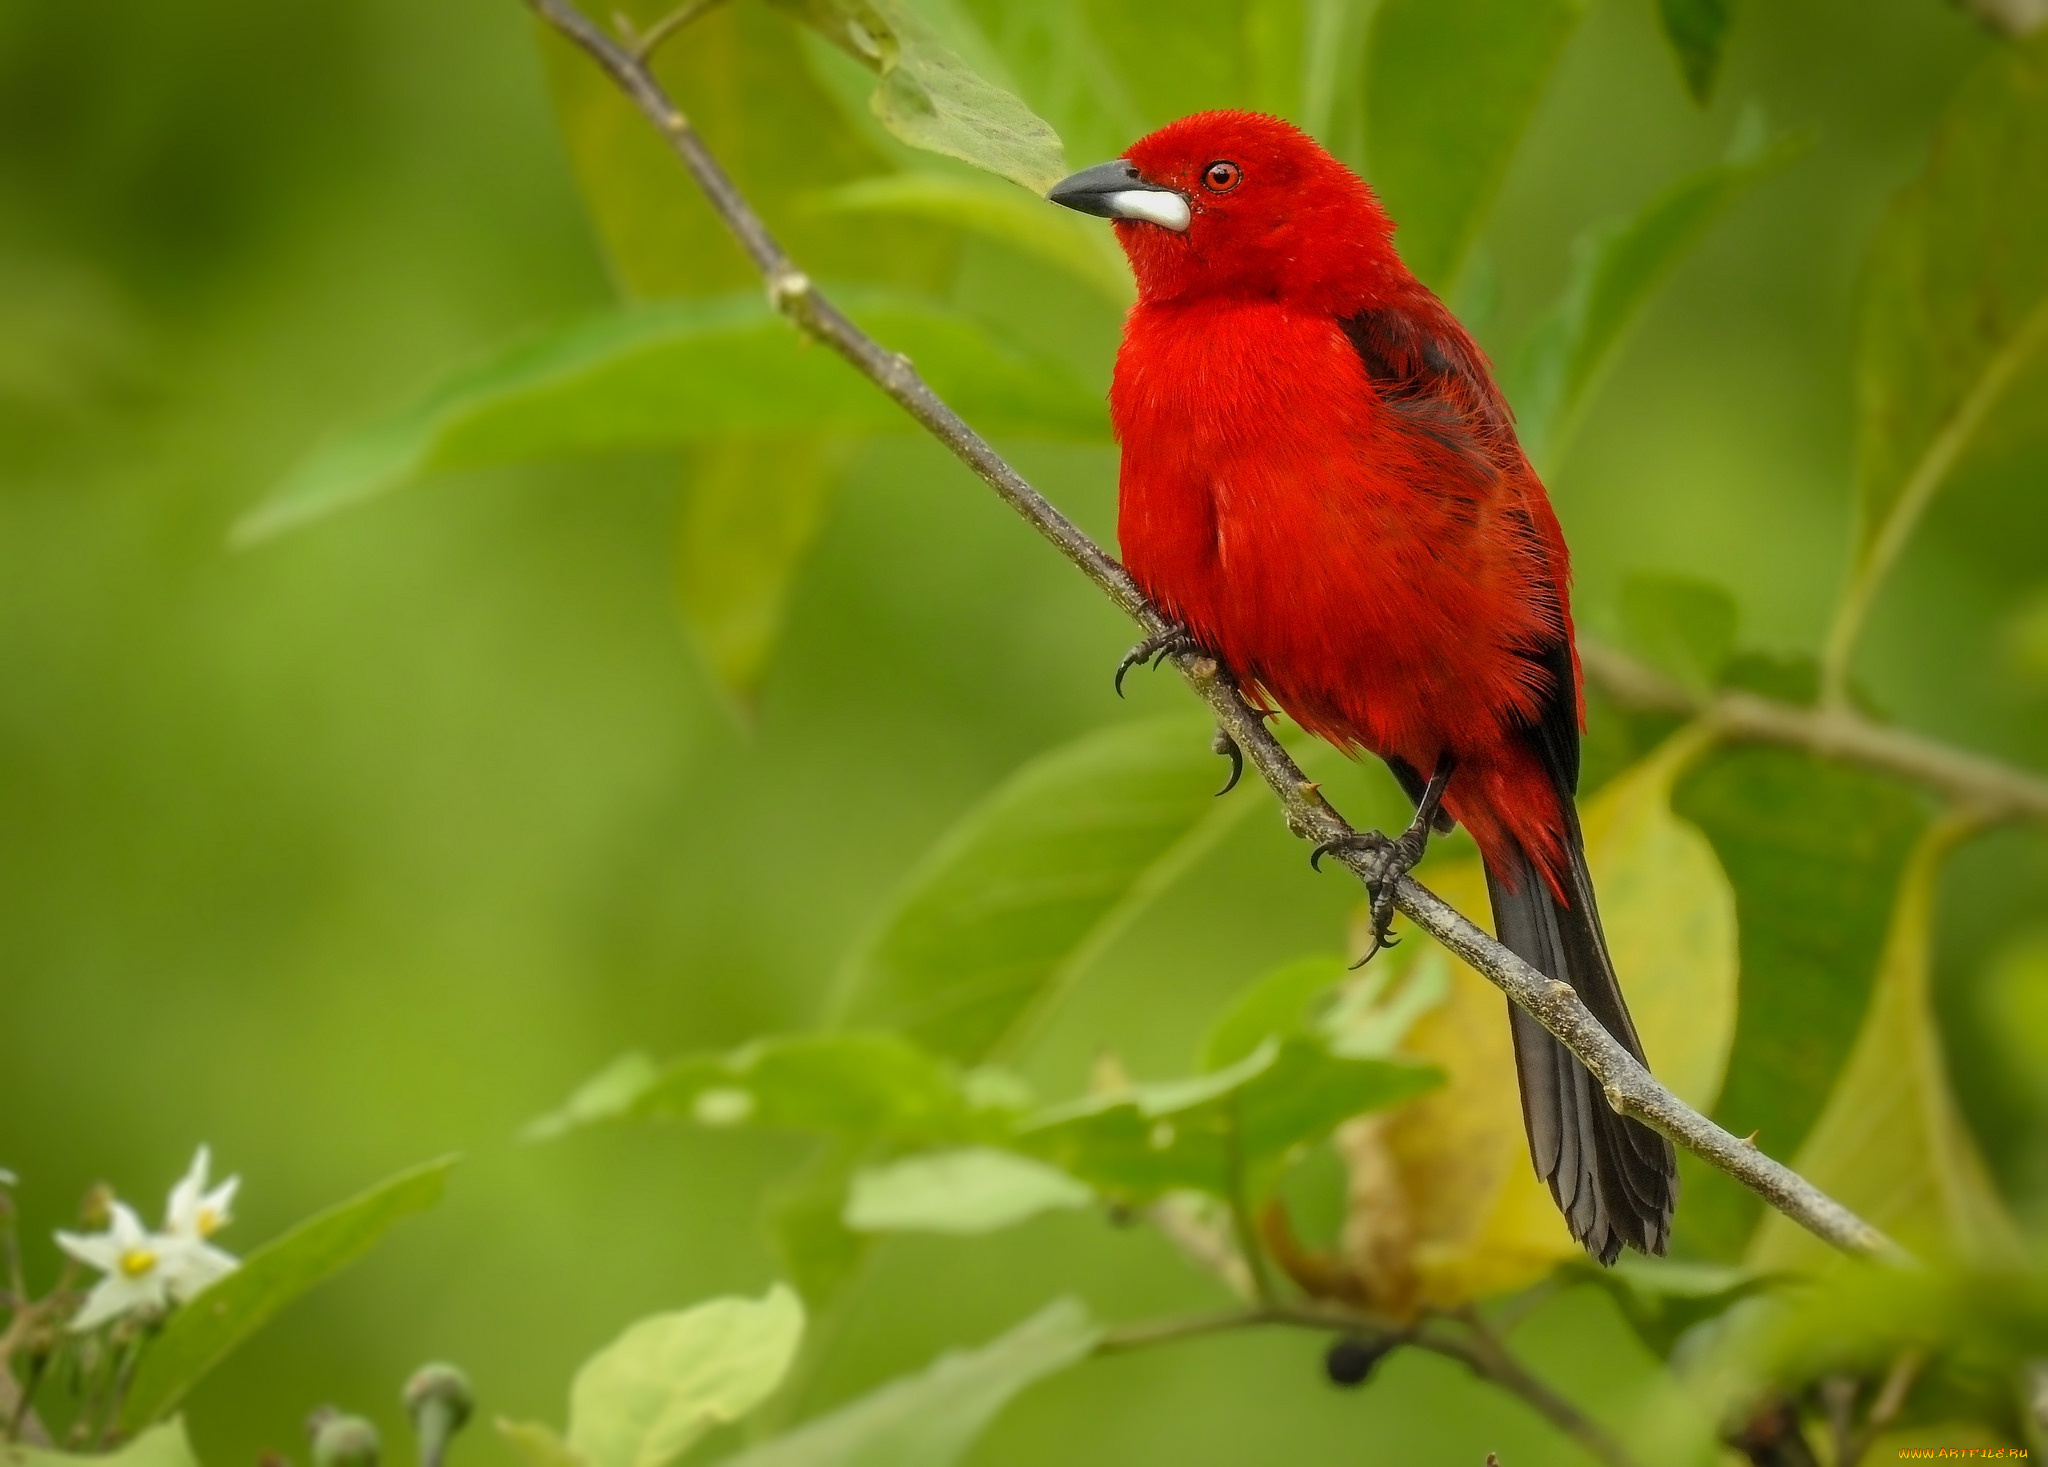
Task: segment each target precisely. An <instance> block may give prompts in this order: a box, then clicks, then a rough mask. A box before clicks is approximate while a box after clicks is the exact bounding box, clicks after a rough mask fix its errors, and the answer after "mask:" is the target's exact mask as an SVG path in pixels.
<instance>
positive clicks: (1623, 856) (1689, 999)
mask: <svg viewBox="0 0 2048 1467" xmlns="http://www.w3.org/2000/svg"><path fill="white" fill-rule="evenodd" d="M1709 742H1711V736H1710V735H1709V734H1707V732H1706V731H1705V730H1703V729H1689V730H1686V731H1685V732H1682V733H1679V734H1677V735H1674V736H1673V737H1672V738H1671V739H1670V740H1669V741H1668V742H1666V743H1665V744H1664V745H1663V746H1662V747H1661V748H1659V749H1658V750H1657V751H1656V752H1655V753H1653V754H1651V755H1650V757H1649V758H1647V759H1645V760H1644V761H1643V762H1642V763H1641V764H1639V765H1637V766H1636V768H1635V769H1634V770H1633V771H1631V772H1630V773H1628V774H1626V775H1624V776H1622V777H1621V778H1620V779H1617V780H1615V781H1614V782H1613V783H1612V784H1610V785H1608V786H1607V787H1606V788H1605V789H1603V790H1601V791H1600V793H1599V794H1598V795H1596V796H1595V797H1594V798H1593V799H1592V800H1591V801H1589V802H1588V803H1587V806H1586V810H1585V814H1584V817H1583V819H1582V822H1581V823H1582V826H1583V829H1584V830H1585V835H1586V858H1587V860H1588V862H1589V863H1590V864H1591V865H1592V868H1593V884H1594V888H1595V890H1597V891H1598V892H1599V895H1600V919H1601V924H1602V926H1603V927H1604V928H1605V930H1606V933H1607V950H1608V952H1609V953H1611V954H1612V955H1613V957H1614V970H1615V972H1617V973H1619V974H1620V975H1621V982H1622V987H1623V989H1624V990H1625V991H1626V992H1627V994H1628V1006H1629V1013H1630V1015H1631V1016H1632V1017H1633V1018H1634V1019H1635V1021H1636V1030H1637V1032H1638V1033H1640V1034H1641V1035H1642V1038H1643V1050H1644V1053H1646V1054H1647V1055H1648V1056H1649V1058H1650V1064H1651V1067H1652V1068H1653V1069H1654V1070H1655V1071H1656V1074H1657V1078H1658V1079H1660V1080H1662V1081H1663V1082H1664V1083H1665V1084H1666V1085H1667V1086H1669V1087H1670V1088H1671V1090H1672V1091H1673V1092H1674V1093H1675V1094H1676V1095H1677V1096H1678V1098H1679V1099H1681V1100H1683V1101H1684V1102H1685V1103H1686V1104H1687V1105H1690V1106H1691V1107H1693V1109H1695V1110H1699V1111H1709V1110H1712V1109H1713V1108H1714V1101H1715V1099H1716V1098H1717V1097H1718V1096H1719V1095H1720V1093H1721V1077H1722V1076H1723V1075H1724V1074H1726V1073H1727V1070H1728V1052H1729V1050H1730V1049H1731V1048H1732V1047H1733V1046H1734V1043H1735V1008H1736V974H1737V970H1738V967H1739V963H1738V960H1737V957H1736V942H1735V889H1734V887H1733V886H1731V885H1730V884H1729V881H1728V877H1727V875H1726V873H1724V872H1723V871H1722V870H1721V863H1720V861H1719V860H1718V859H1717V858H1716V857H1715V855H1714V848H1713V846H1711V845H1710V844H1708V842H1707V838H1706V837H1705V836H1704V835H1702V834H1701V833H1700V831H1699V828H1698V827H1697V826H1695V825H1693V824H1691V823H1690V822H1688V821H1685V820H1681V819H1680V818H1678V817H1677V816H1676V815H1674V814H1672V812H1671V786H1672V785H1673V784H1674V783H1675V782H1676V781H1677V779H1678V777H1679V775H1681V774H1683V773H1684V772H1685V770H1686V769H1687V768H1688V767H1689V766H1690V765H1691V764H1692V762H1693V760H1694V759H1695V758H1697V757H1698V756H1699V755H1700V754H1702V753H1704V752H1705V751H1706V748H1707V745H1708V744H1709Z"/></svg>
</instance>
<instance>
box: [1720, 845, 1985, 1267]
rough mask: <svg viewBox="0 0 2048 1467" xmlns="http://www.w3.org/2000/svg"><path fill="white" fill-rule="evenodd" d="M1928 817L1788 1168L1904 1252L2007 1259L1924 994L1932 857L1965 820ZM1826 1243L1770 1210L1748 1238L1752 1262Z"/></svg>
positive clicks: (1796, 1262)
mask: <svg viewBox="0 0 2048 1467" xmlns="http://www.w3.org/2000/svg"><path fill="white" fill-rule="evenodd" d="M1967 829H1968V827H1967V826H1966V825H1965V824H1963V823H1962V822H1960V821H1956V820H1947V821H1941V822H1938V823H1937V824H1935V825H1934V826H1932V827H1930V828H1929V829H1928V831H1927V833H1926V834H1925V835H1923V836H1922V837H1921V839H1920V844H1919V845H1918V846H1917V847H1916V848H1915V849H1914V852H1913V855H1912V858H1911V859H1910V860H1909V861H1908V862H1907V864H1906V870H1905V874H1904V875H1903V876H1902V877H1901V878H1900V882H1899V899H1898V905H1897V906H1896V907H1895V908H1894V909H1893V912H1892V923H1891V930H1890V934H1889V935H1888V937H1887V938H1886V941H1885V949H1884V956H1883V957H1882V958H1880V959H1879V961H1878V970H1877V985H1876V990H1875V992H1874V993H1873V994H1872V995H1871V1000H1870V1012H1869V1013H1868V1015H1867V1016H1866V1017H1865V1018H1864V1020H1863V1028H1862V1030H1861V1031H1860V1032H1859V1033H1858V1034H1857V1036H1856V1046H1855V1048H1854V1049H1852V1050H1851V1051H1850V1052H1849V1060H1848V1063H1847V1064H1846V1065H1844V1066H1843V1067H1842V1073H1841V1077H1840V1078H1839V1079H1837V1080H1836V1082H1835V1088H1834V1092H1833V1093H1832V1094H1831V1095H1830V1096H1829V1097H1828V1103H1827V1108H1826V1109H1825V1110H1823V1111H1822V1112H1821V1117H1820V1119H1819V1120H1818V1121H1817V1122H1815V1123H1814V1127H1813V1130H1812V1131H1811V1132H1809V1133H1808V1135H1807V1138H1806V1144H1805V1145H1803V1146H1801V1147H1800V1148H1799V1155H1798V1157H1797V1158H1796V1159H1795V1160H1794V1162H1793V1164H1792V1165H1793V1168H1794V1170H1796V1171H1798V1172H1799V1173H1800V1174H1801V1175H1802V1176H1804V1177H1805V1178H1806V1179H1807V1180H1808V1181H1810V1182H1812V1183H1813V1184H1814V1185H1815V1186H1817V1187H1819V1188H1820V1189H1821V1190H1822V1191H1824V1192H1826V1193H1827V1194H1828V1195H1830V1196H1831V1197H1834V1198H1835V1199H1836V1200H1837V1201H1839V1202H1841V1203H1842V1204H1843V1205H1844V1206H1847V1207H1850V1208H1852V1209H1854V1210H1855V1211H1856V1212H1858V1213H1859V1214H1861V1215H1862V1216H1863V1217H1864V1218H1865V1219H1866V1220H1868V1221H1869V1222H1871V1223H1872V1224H1874V1225H1876V1226H1877V1227H1880V1228H1882V1229H1884V1230H1885V1231H1886V1232H1887V1233H1889V1234H1891V1236H1892V1237H1893V1238H1894V1239H1896V1240H1897V1241H1898V1242H1900V1243H1901V1244H1903V1245H1904V1246H1906V1247H1907V1248H1909V1249H1912V1250H1914V1251H1915V1252H1920V1253H1925V1254H1929V1255H1933V1256H1939V1257H1946V1258H1953V1259H1955V1260H1957V1261H1960V1262H1964V1263H1971V1264H1983V1265H1998V1264H2002V1263H2010V1262H2014V1261H2017V1260H2018V1259H2019V1257H2020V1243H2019V1235H2018V1232H2017V1230H2016V1229H2015V1228H2014V1226H2013V1222H2012V1219H2011V1217H2009V1216H2008V1215H2007V1213H2006V1210H2005V1204H2004V1203H2003V1202H2002V1201H2000V1200H1999V1196H1998V1192H1997V1189H1996V1188H1995V1187H1994V1186H1993V1185H1992V1182H1991V1174H1990V1172H1989V1171H1988V1169H1987V1168H1986V1167H1985V1165H1984V1158H1983V1157H1982V1156H1981V1155H1980V1154H1979V1153H1978V1151H1977V1144H1976V1142H1975V1141H1974V1140H1972V1139H1971V1136H1970V1133H1969V1130H1968V1128H1967V1127H1966V1126H1965V1125H1964V1124H1963V1119H1962V1116H1961V1115H1960V1114H1958V1112H1957V1110H1956V1103H1955V1099H1954V1097H1953V1096H1952V1095H1951V1094H1950V1093H1949V1088H1948V1065H1947V1062H1946V1061H1945V1060H1944V1058H1943V1056H1942V1050H1941V1031H1940V1029H1939V1027H1938V1026H1937V1025H1936V1023H1935V1019H1934V1011H1933V1009H1932V1007H1931V1006H1930V1004H1929V1002H1928V994H1927V978H1928V968H1929V946H1930V943H1931V940H1932V936H1933V927H1934V901H1935V892H1936V887H1937V885H1938V883H1939V880H1940V876H1941V869H1942V863H1943V861H1944V860H1945V858H1946V857H1947V855H1948V852H1949V850H1950V848H1951V847H1952V846H1953V845H1954V844H1955V842H1956V841H1957V840H1958V839H1959V838H1960V837H1961V836H1962V835H1964V834H1965V833H1966V832H1967ZM1837 1256H1839V1255H1837V1254H1835V1253H1834V1252H1833V1251H1832V1250H1830V1249H1829V1248H1828V1247H1827V1245H1826V1244H1824V1243H1822V1242H1820V1241H1819V1240H1818V1239H1816V1238H1814V1237H1813V1236H1811V1235H1810V1234H1808V1233H1807V1232H1805V1231H1804V1230H1803V1229H1801V1228H1799V1227H1798V1226H1797V1225H1796V1224H1794V1223H1791V1222H1789V1221H1787V1220H1786V1219H1785V1218H1783V1217H1781V1216H1779V1215H1778V1214H1776V1213H1773V1214H1772V1215H1771V1216H1769V1217H1768V1218H1766V1219H1765V1220H1764V1225H1763V1227H1762V1228H1760V1229H1759V1230H1758V1232H1757V1235H1756V1239H1755V1241H1754V1243H1752V1245H1751V1247H1750V1250H1749V1262H1750V1263H1751V1265H1752V1266H1754V1267H1755V1268H1758V1269H1768V1270H1792V1269H1812V1268H1816V1267H1820V1266H1822V1265H1824V1264H1826V1263H1828V1262H1830V1261H1831V1260H1833V1259H1834V1258H1836V1257H1837Z"/></svg>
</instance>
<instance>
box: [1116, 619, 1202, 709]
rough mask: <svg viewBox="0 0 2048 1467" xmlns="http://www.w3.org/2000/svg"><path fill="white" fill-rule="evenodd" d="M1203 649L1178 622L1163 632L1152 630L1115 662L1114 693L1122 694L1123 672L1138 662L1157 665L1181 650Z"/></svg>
mask: <svg viewBox="0 0 2048 1467" xmlns="http://www.w3.org/2000/svg"><path fill="white" fill-rule="evenodd" d="M1203 650H1205V649H1204V648H1203V646H1202V644H1201V643H1200V642H1197V641H1196V640H1195V639H1194V638H1193V637H1192V636H1190V635H1189V634H1188V629H1187V628H1186V627H1184V626H1181V625H1180V624H1179V623H1175V624H1174V625H1172V626H1170V627H1168V628H1167V629H1166V630H1165V631H1163V632H1154V633H1153V634H1152V635H1151V636H1149V637H1147V638H1145V640H1144V641H1142V642H1140V643H1138V645H1137V646H1135V647H1133V648H1131V650H1130V651H1128V652H1126V653H1124V655H1123V660H1122V661H1121V662H1119V663H1117V665H1116V695H1117V696H1118V697H1119V698H1121V697H1122V696H1123V695H1124V674H1125V673H1127V672H1129V671H1130V670H1131V669H1132V668H1134V667H1136V666H1137V665H1138V664H1139V663H1141V662H1146V661H1149V662H1150V663H1151V664H1152V665H1153V666H1154V667H1157V666H1158V665H1159V664H1160V663H1161V662H1163V661H1165V660H1166V659H1167V658H1169V657H1178V656H1180V654H1181V653H1183V652H1200V651H1203Z"/></svg>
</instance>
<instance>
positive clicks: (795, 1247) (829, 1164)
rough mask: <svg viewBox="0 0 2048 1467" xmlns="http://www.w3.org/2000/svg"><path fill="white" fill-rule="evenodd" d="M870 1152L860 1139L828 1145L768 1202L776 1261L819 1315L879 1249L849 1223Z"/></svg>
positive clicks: (765, 1214) (767, 1224)
mask: <svg viewBox="0 0 2048 1467" xmlns="http://www.w3.org/2000/svg"><path fill="white" fill-rule="evenodd" d="M865 1149H866V1147H865V1146H864V1145H863V1143H862V1142H861V1141H860V1140H859V1139H857V1138H850V1137H844V1138H837V1139H835V1140H832V1141H829V1142H827V1143H825V1144H824V1145H822V1146H820V1147H819V1148H818V1150H817V1151H816V1153H815V1154H813V1155H812V1157H811V1159H810V1160H809V1161H808V1162H806V1163H805V1164H804V1165H803V1166H802V1167H800V1168H798V1169H797V1170H796V1171H795V1172H794V1173H793V1174H791V1175H790V1176H788V1177H785V1178H784V1179H783V1180H782V1181H781V1182H780V1183H778V1184H777V1185H776V1186H775V1187H774V1188H773V1189H772V1190H771V1191H770V1192H769V1194H768V1195H767V1197H766V1198H765V1199H763V1202H762V1207H761V1214H762V1223H763V1225H764V1229H765V1231H766V1232H767V1235H768V1242H769V1246H770V1247H772V1248H773V1249H774V1250H775V1258H776V1262H777V1263H779V1264H780V1265H781V1268H782V1272H783V1274H784V1275H785V1276H786V1277H787V1278H788V1279H789V1281H790V1282H791V1283H792V1284H794V1285H796V1288H797V1292H798V1293H800V1294H802V1295H803V1298H804V1302H805V1303H806V1304H807V1305H809V1306H810V1308H811V1310H812V1312H814V1313H816V1312H820V1311H822V1310H823V1309H824V1307H825V1306H826V1304H828V1303H829V1302H830V1301H831V1300H832V1298H833V1296H834V1295H836V1294H837V1293H838V1292H839V1290H840V1289H841V1288H842V1287H844V1286H845V1285H846V1284H847V1283H848V1282H850V1281H851V1280H852V1279H853V1278H854V1277H855V1276H856V1275H857V1274H858V1273H859V1272H860V1269H861V1265H862V1264H863V1263H865V1262H866V1261H867V1257H868V1254H869V1252H870V1251H871V1250H872V1248H873V1246H874V1240H873V1239H872V1238H869V1237H866V1236H864V1235H863V1234H860V1233H856V1232H854V1231H853V1230H852V1229H851V1228H849V1227H847V1225H846V1220H845V1212H846V1194H847V1191H848V1189H849V1187H850V1186H851V1185H852V1181H853V1172H854V1164H855V1160H856V1158H857V1157H858V1156H859V1155H860V1153H861V1152H862V1151H864V1150H865Z"/></svg>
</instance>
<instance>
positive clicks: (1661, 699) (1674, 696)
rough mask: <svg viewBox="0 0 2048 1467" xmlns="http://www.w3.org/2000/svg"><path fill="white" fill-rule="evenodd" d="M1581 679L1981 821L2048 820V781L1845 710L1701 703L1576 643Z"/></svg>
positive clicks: (1643, 668)
mask: <svg viewBox="0 0 2048 1467" xmlns="http://www.w3.org/2000/svg"><path fill="white" fill-rule="evenodd" d="M1579 660H1580V662H1581V663H1582V664H1583V665H1584V667H1585V670H1586V676H1588V677H1590V678H1592V679H1593V681H1595V682H1597V683H1598V684H1599V685H1600V686H1601V687H1602V688H1604V689H1605V690H1606V691H1607V693H1608V695H1609V696H1610V697H1612V698H1613V699H1614V701H1615V702H1617V703H1619V704H1621V705H1622V706H1623V707H1625V708H1638V709H1645V710H1655V711H1659V712H1666V713H1677V714H1682V715H1684V716H1685V717H1687V718H1702V719H1705V720H1706V721H1707V722H1708V723H1710V724H1712V725H1713V726H1714V727H1715V728H1716V729H1717V730H1718V731H1719V732H1720V733H1721V734H1722V735H1723V736H1724V737H1727V738H1730V739H1741V740H1745V741H1750V742H1755V743H1765V744H1783V745H1786V746H1789V747H1791V748H1795V749H1807V750H1810V751H1811V752H1813V753H1816V754H1819V755H1821V756H1822V757H1824V758H1828V759H1834V760H1837V761H1839V762H1841V763H1844V764H1860V765H1862V766H1863V767H1864V768H1866V769H1874V770H1877V771H1878V772H1880V773H1882V774H1895V775H1899V776H1900V777H1902V778H1905V779H1910V780H1913V781H1915V782H1917V783H1919V784H1923V785H1926V786H1927V787H1928V788H1930V789H1934V790H1938V791H1940V792H1941V793H1942V794H1943V795H1946V796H1947V797H1948V799H1949V801H1950V802H1951V803H1953V804H1955V805H1956V806H1958V807H1960V808H1961V809H1963V810H1965V811H1967V812H1968V813H1969V814H1970V815H1972V816H1973V817H1975V818H1976V819H1977V820H1978V821H1979V822H1980V823H1986V824H1989V823H1995V822H1999V821H2007V820H2039V821H2048V778H2043V777H2042V776H2040V775H2038V774H2032V773H2029V772H2028V771H2026V770H2024V769H2015V768H2014V767H2013V766H2012V765H2010V764H2002V763H2000V762H1999V761H1998V760H1996V759H1989V758H1986V757H1985V756H1984V755H1982V754H1973V753H1971V752H1969V751H1968V750H1966V749H1957V748H1954V747H1952V746H1950V745H1947V744H1942V743H1938V742H1936V741H1935V740H1933V739H1929V738H1923V737H1922V736H1921V735H1919V734H1915V733H1908V732H1906V731H1905V730H1903V729H1896V728H1887V727H1885V726H1884V725H1883V724H1881V723H1873V722H1871V720H1869V719H1868V718H1865V717H1864V716H1863V715H1862V714H1860V713H1858V712H1856V711H1855V710H1854V709H1850V708H1801V707H1799V706H1797V705H1796V704H1792V703H1780V702H1778V701H1776V700H1775V699H1771V698H1763V697H1759V696H1758V695H1757V694H1755V693H1744V692H1736V691H1723V692H1718V693H1715V694H1714V695H1712V696H1711V697H1707V698H1702V697H1699V696H1698V695H1697V694H1694V693H1692V692H1690V691H1688V690H1687V689H1685V688H1682V687H1680V686H1679V685H1678V684H1677V683H1674V682H1672V681H1671V680H1670V679H1668V678H1666V677H1665V676H1664V675H1663V674H1662V673H1660V672H1658V671H1657V670H1656V669H1655V668H1652V667H1650V666H1648V665H1647V664H1645V663H1642V662H1638V661H1637V660H1636V659H1635V658H1633V657H1631V656H1629V655H1628V654H1627V653H1626V652H1618V651H1616V650H1615V649H1614V648H1612V647H1606V646H1602V645H1601V644H1599V643H1597V642H1588V641H1581V642H1580V643H1579Z"/></svg>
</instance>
